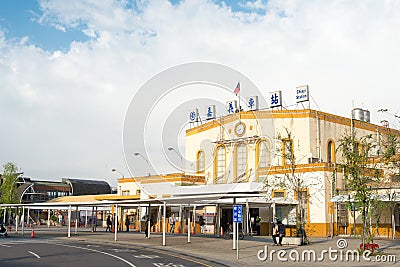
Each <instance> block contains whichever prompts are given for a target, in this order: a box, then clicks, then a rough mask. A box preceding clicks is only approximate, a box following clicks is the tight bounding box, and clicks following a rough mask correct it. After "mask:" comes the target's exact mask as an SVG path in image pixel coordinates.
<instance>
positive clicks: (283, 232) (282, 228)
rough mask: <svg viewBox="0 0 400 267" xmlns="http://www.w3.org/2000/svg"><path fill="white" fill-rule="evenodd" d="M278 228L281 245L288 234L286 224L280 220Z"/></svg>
mask: <svg viewBox="0 0 400 267" xmlns="http://www.w3.org/2000/svg"><path fill="white" fill-rule="evenodd" d="M278 229H279V246H282V239H283V237H284V236H285V235H286V226H285V225H284V224H283V223H282V222H280V223H279V224H278Z"/></svg>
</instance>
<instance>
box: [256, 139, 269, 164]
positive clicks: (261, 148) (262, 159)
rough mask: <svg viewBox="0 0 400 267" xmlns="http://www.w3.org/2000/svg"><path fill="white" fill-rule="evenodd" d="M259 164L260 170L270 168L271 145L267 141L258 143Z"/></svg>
mask: <svg viewBox="0 0 400 267" xmlns="http://www.w3.org/2000/svg"><path fill="white" fill-rule="evenodd" d="M257 163H258V164H257V166H258V168H266V167H268V166H269V145H268V142H267V141H266V140H262V141H260V142H259V143H258V147H257Z"/></svg>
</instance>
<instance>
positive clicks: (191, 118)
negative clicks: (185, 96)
mask: <svg viewBox="0 0 400 267" xmlns="http://www.w3.org/2000/svg"><path fill="white" fill-rule="evenodd" d="M198 116H199V114H198V111H197V109H195V110H192V111H190V112H189V121H190V122H195V121H197V118H198Z"/></svg>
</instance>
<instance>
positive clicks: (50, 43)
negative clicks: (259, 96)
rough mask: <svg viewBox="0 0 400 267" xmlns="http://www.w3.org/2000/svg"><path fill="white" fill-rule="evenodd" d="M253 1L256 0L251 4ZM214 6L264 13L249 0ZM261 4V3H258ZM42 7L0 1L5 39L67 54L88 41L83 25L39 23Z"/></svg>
mask: <svg viewBox="0 0 400 267" xmlns="http://www.w3.org/2000/svg"><path fill="white" fill-rule="evenodd" d="M170 2H171V3H172V4H173V5H179V4H180V3H181V2H182V1H180V0H172V1H170ZM255 2H257V1H255ZM214 3H215V4H218V5H226V6H228V7H229V8H231V9H232V11H234V12H254V13H257V14H265V10H263V9H258V8H255V9H249V8H247V7H246V3H248V4H249V3H251V1H243V0H242V1H214ZM260 3H261V1H260ZM125 7H126V8H132V9H134V10H137V9H138V5H137V4H136V2H135V1H128V2H127V3H125ZM42 15H43V8H41V5H40V3H39V2H38V1H35V0H2V1H0V27H1V28H3V30H5V36H6V37H7V38H9V39H17V40H18V39H21V38H23V37H28V40H27V43H28V44H33V45H35V46H38V47H40V48H42V49H44V50H47V51H55V50H61V51H67V50H68V49H69V46H70V44H71V42H73V41H78V42H85V41H88V40H89V39H90V37H89V36H87V35H86V34H84V33H83V32H82V29H84V27H86V25H84V24H82V25H74V26H73V27H69V28H68V27H67V28H66V29H65V31H61V30H60V29H57V28H55V27H54V25H51V23H50V22H49V21H40V18H41V17H42Z"/></svg>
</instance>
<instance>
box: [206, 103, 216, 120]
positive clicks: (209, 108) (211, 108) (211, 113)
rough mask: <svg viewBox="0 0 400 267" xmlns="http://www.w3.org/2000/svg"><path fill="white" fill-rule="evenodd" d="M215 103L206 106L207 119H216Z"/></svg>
mask: <svg viewBox="0 0 400 267" xmlns="http://www.w3.org/2000/svg"><path fill="white" fill-rule="evenodd" d="M215 117H216V116H215V105H211V106H207V107H206V119H207V120H213V119H215Z"/></svg>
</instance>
